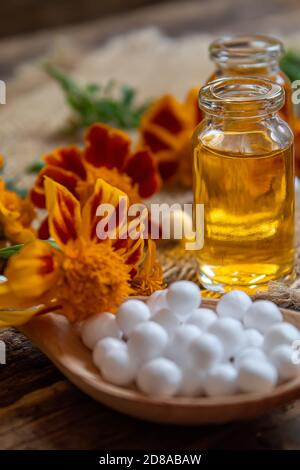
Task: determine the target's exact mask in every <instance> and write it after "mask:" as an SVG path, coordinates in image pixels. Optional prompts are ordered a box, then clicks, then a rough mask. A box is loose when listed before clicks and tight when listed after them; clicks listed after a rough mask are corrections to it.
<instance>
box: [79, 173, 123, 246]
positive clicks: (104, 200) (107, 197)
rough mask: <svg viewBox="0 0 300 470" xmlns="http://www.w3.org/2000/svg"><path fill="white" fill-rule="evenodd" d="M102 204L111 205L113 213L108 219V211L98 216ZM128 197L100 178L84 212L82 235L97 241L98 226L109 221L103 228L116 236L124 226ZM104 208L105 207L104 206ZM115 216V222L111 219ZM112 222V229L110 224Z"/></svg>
mask: <svg viewBox="0 0 300 470" xmlns="http://www.w3.org/2000/svg"><path fill="white" fill-rule="evenodd" d="M101 204H103V205H104V204H109V205H110V206H111V210H112V212H110V214H109V215H110V216H109V217H108V214H107V211H104V214H99V212H98V215H97V209H98V207H99V206H100V205H101ZM127 206H128V197H127V196H126V194H125V193H123V191H121V190H120V189H117V188H115V187H114V186H111V185H110V184H108V183H106V181H104V180H103V179H101V178H98V179H97V181H96V184H95V189H94V192H93V194H92V196H91V197H90V198H89V199H88V201H87V202H86V204H85V205H84V207H83V210H82V234H83V236H84V238H85V239H86V240H96V239H97V225H98V224H99V223H100V222H101V221H104V222H105V219H108V220H107V224H105V226H104V227H103V228H104V229H105V230H104V231H105V233H106V234H109V233H112V232H115V234H116V236H117V233H118V232H119V230H120V225H121V226H122V225H123V223H124V221H125V218H126V213H127ZM103 208H104V206H103ZM113 216H115V221H114V220H113V219H112V218H111V217H113ZM110 222H111V228H110V227H109V223H110ZM114 222H115V223H114ZM98 239H99V237H98Z"/></svg>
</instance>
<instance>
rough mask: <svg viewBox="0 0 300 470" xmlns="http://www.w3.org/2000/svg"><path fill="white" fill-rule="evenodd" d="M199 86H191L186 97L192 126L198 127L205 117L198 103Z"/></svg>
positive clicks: (186, 105)
mask: <svg viewBox="0 0 300 470" xmlns="http://www.w3.org/2000/svg"><path fill="white" fill-rule="evenodd" d="M198 96H199V88H197V87H195V88H191V89H190V91H189V92H188V94H187V96H186V99H185V107H186V111H187V114H188V116H189V117H190V119H191V127H196V126H197V124H199V122H201V121H202V119H203V114H202V111H201V109H200V108H199V104H198Z"/></svg>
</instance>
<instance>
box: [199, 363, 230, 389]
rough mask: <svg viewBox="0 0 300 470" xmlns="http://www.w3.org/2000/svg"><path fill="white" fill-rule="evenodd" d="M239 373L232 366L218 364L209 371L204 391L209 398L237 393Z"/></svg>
mask: <svg viewBox="0 0 300 470" xmlns="http://www.w3.org/2000/svg"><path fill="white" fill-rule="evenodd" d="M236 380H237V371H236V369H235V367H234V366H232V365H231V364H218V365H216V366H215V367H213V368H212V369H211V370H209V371H208V373H207V375H206V379H205V384H204V389H205V393H206V395H208V396H209V397H215V396H226V395H233V394H234V393H236V388H237V386H236Z"/></svg>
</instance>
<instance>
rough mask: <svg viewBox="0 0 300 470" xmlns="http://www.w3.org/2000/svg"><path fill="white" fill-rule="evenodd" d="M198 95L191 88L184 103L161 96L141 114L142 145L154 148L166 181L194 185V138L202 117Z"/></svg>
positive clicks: (154, 153)
mask: <svg viewBox="0 0 300 470" xmlns="http://www.w3.org/2000/svg"><path fill="white" fill-rule="evenodd" d="M197 97H198V89H197V88H192V89H191V90H190V91H189V93H188V95H187V97H186V100H185V102H184V103H180V102H179V101H178V100H177V99H176V98H175V97H174V96H172V95H165V96H162V97H161V98H160V99H158V100H157V101H156V102H155V103H153V105H152V106H150V108H149V109H148V111H146V113H145V114H144V115H143V117H142V120H141V127H140V144H141V145H143V146H148V147H149V148H150V149H151V151H152V153H153V155H154V156H155V158H156V161H157V164H158V168H159V171H160V175H161V177H162V179H163V180H164V181H172V182H174V181H179V182H181V183H183V184H184V185H187V186H190V185H191V182H192V162H191V157H192V145H191V137H192V134H193V131H194V129H195V127H196V125H197V124H198V123H199V122H200V120H201V112H200V110H199V107H198V98H197Z"/></svg>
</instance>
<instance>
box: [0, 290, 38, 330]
mask: <svg viewBox="0 0 300 470" xmlns="http://www.w3.org/2000/svg"><path fill="white" fill-rule="evenodd" d="M0 298H1V294H0ZM36 314H37V309H35V308H32V309H31V308H22V309H0V328H7V327H9V326H20V325H23V324H24V323H27V322H28V321H29V320H31V318H32V317H34V316H35V315H36Z"/></svg>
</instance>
